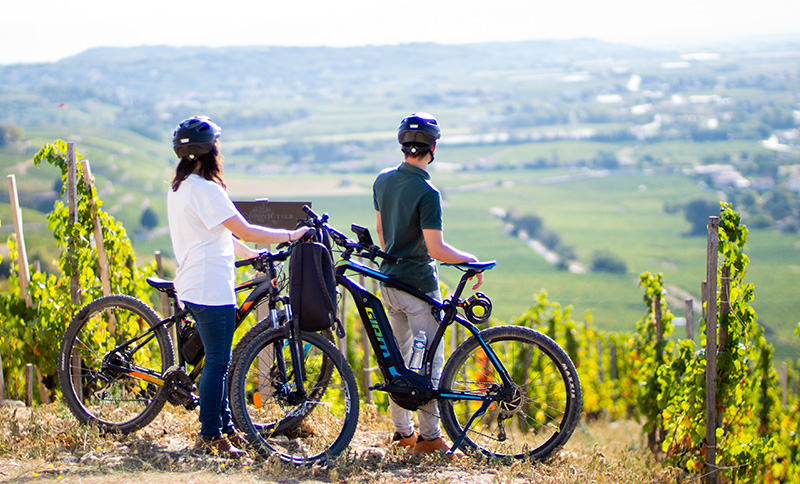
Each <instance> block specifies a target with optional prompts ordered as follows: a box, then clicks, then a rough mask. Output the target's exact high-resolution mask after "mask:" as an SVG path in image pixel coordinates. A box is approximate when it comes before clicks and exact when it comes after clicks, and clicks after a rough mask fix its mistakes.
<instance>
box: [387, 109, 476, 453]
mask: <svg viewBox="0 0 800 484" xmlns="http://www.w3.org/2000/svg"><path fill="white" fill-rule="evenodd" d="M440 136H441V132H440V130H439V123H438V122H437V121H436V118H434V117H433V116H431V115H430V114H427V113H415V114H412V115H411V116H408V117H407V118H405V119H403V121H402V122H401V123H400V127H399V128H398V131H397V139H398V141H399V142H400V144H401V145H402V151H403V154H404V155H405V160H404V162H403V163H401V164H400V166H397V167H395V168H390V169H387V170H384V171H382V172H381V173H380V175H378V177H377V178H376V179H375V183H374V185H373V187H372V192H373V203H374V205H375V214H376V217H377V233H378V238H379V240H380V244H381V247H382V248H383V250H384V251H385V252H388V253H389V254H391V255H393V256H395V257H400V258H402V259H403V263H401V264H390V263H388V262H386V261H384V262H383V263H382V264H381V272H383V273H385V274H387V275H390V276H392V277H394V278H396V279H398V280H400V281H402V282H404V283H406V284H408V285H409V286H411V287H414V288H417V289H419V290H420V291H422V292H424V293H426V294H429V295H431V296H432V297H433V298H435V299H437V300H441V299H442V297H441V294H440V292H439V276H438V273H437V271H436V261H437V260H438V261H440V262H445V263H450V264H457V263H461V262H478V259H477V258H476V257H475V256H473V255H472V254H468V253H466V252H462V251H460V250H458V249H456V248H455V247H453V246H451V245H450V244H448V243H447V242H445V241H444V235H443V233H442V203H441V194H440V193H439V191H438V190H437V189H436V187H434V186H433V184H431V182H430V179H431V176H430V174H429V173H428V165H429V164H430V163H432V162H433V154H434V152H435V151H436V140H438V139H439V137H440ZM476 277H477V282H476V284H475V285H474V286H473V290H474V289H477V288H478V287H479V286H480V285H481V284H482V283H483V274H478V275H477V276H476ZM381 295H382V299H383V303H384V306H386V311H387V315H388V316H389V322H390V323H391V325H392V331H393V332H394V336H395V339H396V340H397V344H398V346H399V347H400V350H401V351H402V353H403V358H404V360H405V362H406V365H408V364H409V362H410V359H411V353H412V345H413V341H414V337H415V336H417V335H418V334H420V332H422V331H424V332H425V335H426V337H427V338H428V339H429V340H430V339H431V338H432V337H433V335H434V334H436V330H437V329H438V326H439V323H438V322H437V321H436V319H435V318H434V317H433V314H432V313H431V307H430V305H428V304H426V303H424V302H423V301H421V300H420V299H417V298H415V297H414V296H411V295H409V294H406V293H404V292H402V291H398V290H396V289H393V288H391V287H386V286H384V287H382V288H381ZM428 346H430V341H428ZM443 365H444V346H443V345H439V347H438V348H437V349H436V354H435V356H434V359H433V367H432V375H431V376H432V380H433V384H434V387H436V386H437V385H438V384H439V378H440V376H441V374H442V366H443ZM389 406H390V410H391V415H392V423H393V424H394V428H395V434H394V436H393V437H392V440H393V442H394V444H395V445H396V446H398V447H406V448H409V449H410V453H412V454H427V453H432V452H436V451H446V450H448V449H449V448H450V445H449V444H448V443H447V442H446V441H445V439H444V437H443V436H442V431H441V428H440V426H439V411H438V408H437V405H436V401H431V402H429V403H428V404H426V405H424V406H423V407H420V410H419V412H418V414H417V417H418V420H419V433H417V432H415V431H414V421H413V419H412V414H411V412H410V411H408V410H405V409H403V408H402V407H400V406H398V405H396V404H395V403H394V402H393V401H392V400H390V401H389Z"/></svg>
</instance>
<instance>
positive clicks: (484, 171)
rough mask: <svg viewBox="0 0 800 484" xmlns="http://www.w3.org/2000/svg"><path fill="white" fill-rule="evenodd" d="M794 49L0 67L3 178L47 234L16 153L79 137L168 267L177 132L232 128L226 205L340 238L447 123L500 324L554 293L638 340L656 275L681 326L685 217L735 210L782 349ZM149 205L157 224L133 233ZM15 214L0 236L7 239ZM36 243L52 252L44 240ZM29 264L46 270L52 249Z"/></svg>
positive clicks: (44, 176) (586, 45)
mask: <svg viewBox="0 0 800 484" xmlns="http://www.w3.org/2000/svg"><path fill="white" fill-rule="evenodd" d="M799 46H800V40H797V41H795V42H791V41H785V42H783V43H773V44H763V45H750V46H747V47H746V48H741V47H736V46H728V47H727V48H726V49H716V50H698V51H696V52H663V51H653V50H645V49H640V48H635V47H630V46H623V45H615V44H608V43H603V42H598V41H595V40H592V39H582V40H574V41H537V42H520V43H495V44H468V45H438V44H405V45H398V46H372V47H358V48H283V47H281V48H279V47H241V48H202V47H196V48H171V47H146V48H144V47H142V48H101V49H93V50H90V51H87V52H84V53H82V54H80V55H78V56H75V57H72V58H68V59H64V60H62V61H60V62H56V63H52V64H35V65H16V66H0V128H3V127H9V126H16V127H18V128H20V130H21V132H22V135H21V138H20V139H15V140H11V139H3V142H4V144H5V146H0V167H2V168H3V170H4V171H5V172H6V173H15V174H16V175H17V179H18V180H17V183H18V185H19V187H20V190H21V191H22V192H23V197H22V198H23V204H24V207H25V208H24V214H25V219H26V222H28V221H33V222H29V223H39V224H41V214H42V213H43V212H46V210H47V206H48V204H50V203H52V200H53V199H54V198H55V197H56V193H55V191H54V189H55V188H57V187H59V186H60V182H59V181H58V180H57V176H56V172H55V171H53V170H51V169H49V167H40V168H38V169H37V168H33V167H32V166H31V164H30V162H29V160H30V159H31V157H32V156H33V155H34V154H35V153H36V151H37V150H38V149H39V148H40V147H41V146H42V145H43V144H45V143H47V142H50V141H51V140H53V139H56V138H63V139H67V140H72V141H75V142H76V146H77V148H78V150H79V151H80V152H81V153H82V154H83V155H85V156H86V157H87V158H88V159H89V160H90V161H91V163H92V170H93V172H94V173H95V175H96V178H97V186H98V191H99V194H100V196H101V198H102V199H103V200H104V201H105V203H106V205H105V207H104V208H105V209H107V210H108V212H109V213H112V214H113V215H115V216H116V217H118V218H119V219H120V220H121V221H122V222H123V223H124V225H125V227H126V228H127V229H128V232H129V234H130V235H131V236H132V237H133V239H134V243H135V245H136V247H137V250H138V251H139V252H140V253H141V254H142V257H150V256H151V254H152V252H153V251H155V250H160V251H162V252H163V253H164V254H165V255H167V256H169V253H170V249H169V239H168V236H167V235H166V231H165V230H166V211H165V204H164V192H165V189H166V182H167V180H168V179H169V177H170V173H171V170H172V166H173V165H172V164H173V162H174V155H173V153H172V151H171V149H170V146H169V138H170V135H171V133H172V129H173V128H174V126H175V124H176V123H177V122H178V121H179V120H180V119H183V118H185V117H186V116H189V115H193V114H197V113H205V114H209V115H211V116H212V117H213V118H214V119H215V120H216V121H217V122H219V123H220V124H221V125H222V126H223V130H224V131H223V138H222V141H223V151H224V153H225V156H226V178H227V179H228V180H229V181H230V186H231V195H232V196H233V197H234V198H239V199H253V198H264V197H269V198H270V199H273V200H275V199H284V200H286V199H290V200H291V199H298V198H302V199H305V200H311V201H312V202H313V203H314V204H315V208H319V209H320V210H322V211H327V212H330V213H331V215H332V220H333V221H334V222H335V224H336V225H337V226H339V227H340V228H346V227H347V225H349V223H351V222H357V223H361V224H363V225H367V226H372V224H373V223H374V221H373V219H374V215H373V214H372V212H371V204H370V203H371V202H370V196H369V193H370V187H371V182H372V179H373V178H374V175H375V173H377V172H378V171H379V170H380V169H382V168H384V167H387V166H391V165H392V164H395V163H397V162H398V160H399V158H398V154H399V153H398V151H397V149H396V141H395V127H396V125H397V123H398V121H399V120H400V119H401V118H402V117H403V116H404V115H406V114H408V113H409V112H412V111H415V110H426V111H430V112H432V113H434V114H435V115H436V116H437V117H438V118H439V120H440V122H441V124H442V126H443V132H444V136H443V139H442V141H441V148H440V150H439V151H437V161H436V163H435V164H434V166H433V167H432V170H434V182H435V183H436V185H437V186H439V187H440V188H442V190H443V191H444V194H445V199H446V201H447V213H446V215H445V217H446V222H447V224H448V225H447V226H448V229H447V230H448V231H447V233H448V240H449V241H451V242H452V243H454V244H455V245H457V246H462V247H464V248H465V249H468V250H471V251H473V252H476V253H479V254H480V256H481V257H484V258H497V259H499V260H500V259H502V263H501V265H499V266H498V269H497V270H496V271H493V272H494V273H493V274H492V276H493V277H492V279H493V280H490V281H489V282H487V284H490V286H489V288H488V289H487V293H489V294H490V295H492V297H493V298H495V300H496V305H497V310H496V314H497V316H498V317H499V318H501V319H503V320H507V319H510V318H513V317H516V316H518V315H519V314H520V313H521V312H522V311H524V310H525V309H526V308H527V306H528V305H529V304H530V301H531V298H532V295H533V294H534V293H536V292H538V291H539V290H541V289H545V290H547V291H548V292H549V293H550V295H551V297H552V298H553V299H554V300H558V301H560V302H561V303H562V304H564V305H568V304H569V305H573V306H574V308H575V312H576V314H580V315H582V314H584V312H585V311H591V312H592V314H593V317H594V318H595V321H596V322H597V323H598V325H600V326H601V327H603V328H606V329H614V330H630V329H632V327H633V325H634V324H635V321H636V320H637V319H638V318H639V317H640V316H641V314H642V308H641V303H640V301H641V295H640V294H639V293H638V290H637V287H636V282H635V281H636V277H637V276H638V274H639V273H640V272H643V271H654V272H664V273H665V281H666V283H667V284H668V285H671V287H674V291H673V292H674V294H673V300H674V301H673V303H674V306H673V311H674V312H676V313H681V312H682V306H681V303H682V300H683V298H684V297H687V296H691V297H694V298H695V300H698V299H699V286H700V280H702V278H703V272H704V269H703V257H704V255H703V254H704V250H705V247H704V244H705V241H704V239H703V237H701V236H693V237H688V236H687V235H686V234H688V233H689V232H691V229H692V227H691V226H690V223H689V222H688V220H687V215H686V207H687V206H688V205H689V204H688V202H691V201H693V200H695V199H702V200H703V201H705V202H707V203H710V204H711V205H712V206H713V205H714V204H715V203H716V202H718V201H719V200H726V201H730V202H732V203H734V207H735V208H736V209H737V210H739V211H740V212H741V213H742V214H743V216H744V220H745V223H747V224H748V226H749V227H751V228H752V229H753V233H752V235H751V244H752V250H753V260H752V262H753V263H752V265H751V268H750V273H749V274H750V275H752V277H753V280H754V282H756V283H757V286H756V291H757V295H758V296H757V300H756V303H755V304H754V306H755V307H756V309H757V310H758V312H759V316H760V318H761V321H762V323H763V324H764V325H766V326H767V327H768V328H770V334H771V337H773V338H775V341H779V351H778V353H779V355H786V356H789V355H792V354H793V353H795V354H796V350H797V345H796V343H795V342H794V341H795V340H796V337H795V336H794V335H793V333H792V329H793V328H794V327H795V326H796V323H797V319H798V318H797V314H800V301H798V300H797V298H796V294H795V292H796V291H793V288H795V287H797V285H798V284H800V265H798V264H797V261H798V260H800V239H798V235H797V234H798V232H797V231H798V229H799V228H800V224H799V223H798V219H799V217H800V197H799V196H798V190H800V188H798V187H800V181H798V177H800V169H798V168H797V167H798V166H800V155H798V148H797V145H798V137H797V128H798V126H800V122H798V114H797V112H798V111H800V101H799V100H798V93H797V90H796V85H797V80H798V75H800V74H798V67H797V66H798V60H799V59H800V49H799V48H798V47H799ZM17 133H18V132H17ZM767 141H768V142H767ZM0 200H7V198H6V187H5V186H2V187H0ZM147 209H150V210H153V211H154V212H155V214H156V215H157V217H158V219H159V224H158V227H157V228H156V230H153V231H148V230H145V229H143V227H141V223H140V222H141V217H142V215H143V213H144V211H145V210H147ZM493 209H500V210H503V211H508V212H509V213H510V212H514V211H515V212H516V214H517V215H519V216H523V215H535V216H537V217H539V218H540V219H541V220H542V221H543V224H544V227H545V228H546V229H548V230H549V231H550V232H552V233H554V234H555V238H556V239H557V241H559V242H560V243H561V244H562V245H563V246H566V247H567V249H571V256H572V257H574V259H575V260H576V262H578V263H580V264H581V265H583V266H586V267H588V266H591V264H592V261H593V257H595V254H596V253H598V252H600V251H608V252H611V253H612V255H613V256H615V257H617V258H619V259H621V260H622V261H623V262H624V264H625V270H624V272H622V273H619V274H613V273H604V272H594V273H592V272H589V273H586V274H573V273H570V272H568V271H564V270H562V269H563V268H559V267H558V266H556V265H553V264H550V263H547V262H546V261H545V260H544V259H542V258H541V257H540V256H539V255H537V254H536V253H535V252H533V251H532V250H531V249H530V248H529V247H528V246H527V243H526V242H524V241H520V240H518V239H514V238H511V237H509V236H508V235H506V232H505V222H504V221H502V220H499V219H497V218H496V217H494V216H492V215H491V213H490V211H491V210H493ZM29 211H32V213H30V215H28V214H27V213H28V212H29ZM6 213H8V212H7V211H5V209H2V208H0V217H3V218H2V219H0V220H2V226H0V233H1V234H7V233H8V230H9V228H10V226H11V221H10V220H9V219H8V218H7V217H5V216H4V214H6ZM700 215H701V216H707V215H710V214H700ZM39 227H41V225H39ZM37 230H40V232H39V233H38V234H37V232H36V231H37ZM29 234H30V235H29V237H28V239H29V243H32V241H33V243H36V244H39V245H42V247H44V245H45V244H46V241H47V236H48V234H47V231H46V230H42V229H41V228H39V229H37V228H36V227H35V226H34V227H32V228H31V231H30V232H29ZM551 238H552V236H551ZM37 239H38V240H39V242H36V240H37ZM31 252H34V253H38V254H39V255H40V256H41V258H42V259H47V257H46V256H45V255H44V254H46V252H47V249H45V248H42V249H38V250H34V251H31V250H29V253H31ZM444 277H445V279H447V277H449V276H447V275H446V274H445V275H444ZM446 282H448V281H446Z"/></svg>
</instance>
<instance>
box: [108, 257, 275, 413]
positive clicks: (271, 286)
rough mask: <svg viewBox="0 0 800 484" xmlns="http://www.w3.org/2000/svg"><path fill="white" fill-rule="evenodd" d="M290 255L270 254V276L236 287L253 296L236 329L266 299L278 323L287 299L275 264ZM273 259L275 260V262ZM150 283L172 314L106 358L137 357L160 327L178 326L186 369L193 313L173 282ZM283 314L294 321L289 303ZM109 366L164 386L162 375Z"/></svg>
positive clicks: (194, 375)
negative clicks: (187, 332)
mask: <svg viewBox="0 0 800 484" xmlns="http://www.w3.org/2000/svg"><path fill="white" fill-rule="evenodd" d="M288 254H289V252H279V253H278V254H270V253H267V255H268V256H269V258H268V262H266V267H264V268H266V269H267V271H266V272H267V274H266V275H263V276H258V277H255V278H253V279H250V280H248V281H245V282H242V283H240V284H237V285H236V286H235V291H236V293H240V292H243V291H247V290H251V291H250V293H249V294H248V295H247V297H246V298H245V300H244V302H242V304H241V305H240V306H238V307H237V308H236V322H235V329H238V328H239V327H240V326H241V325H242V323H243V322H244V320H245V318H246V317H247V316H248V315H250V314H251V313H252V312H253V311H254V310H255V309H256V308H257V307H258V306H259V305H261V303H262V302H264V301H265V300H267V301H269V306H270V315H271V317H272V322H273V325H277V323H278V320H279V319H278V318H279V315H278V307H277V303H278V302H284V303H286V302H287V299H288V297H287V296H280V295H279V294H280V288H279V287H278V283H277V282H278V281H277V277H278V269H277V267H276V261H281V260H285V259H286V258H287V257H288ZM272 257H274V259H273V258H272ZM252 260H253V259H251V260H250V261H252ZM245 262H247V261H245ZM237 265H245V264H241V263H237ZM147 282H148V284H150V286H152V287H153V288H155V289H157V290H158V291H160V292H163V293H165V294H166V295H167V297H168V298H169V301H170V308H171V312H172V315H171V316H170V317H168V318H164V319H162V320H161V321H160V322H159V323H158V324H156V325H155V326H153V327H151V328H150V329H149V330H147V331H145V332H144V333H142V334H140V335H138V336H136V337H134V338H131V339H129V340H128V341H125V342H123V343H122V344H120V345H118V346H117V347H116V348H114V349H112V350H111V351H109V352H108V354H107V356H106V358H107V359H109V357H111V356H113V355H119V354H127V355H130V354H134V353H136V351H138V350H139V348H141V347H142V346H143V345H145V344H147V343H148V342H149V341H151V340H152V339H153V338H155V334H156V333H155V332H156V330H157V328H160V327H164V328H165V329H167V330H169V329H170V328H171V327H172V326H173V325H174V326H176V334H177V349H178V354H177V357H178V365H179V366H180V367H182V368H187V362H186V361H185V359H184V356H183V352H182V351H181V349H182V348H183V345H184V344H185V343H186V341H187V338H185V337H184V336H183V333H184V329H185V327H186V326H187V325H188V324H190V323H189V322H187V320H186V317H187V316H188V315H189V314H190V311H189V309H188V308H186V307H182V306H181V304H180V301H179V299H178V294H177V291H176V290H175V286H174V284H173V283H172V281H167V280H164V279H159V278H153V277H151V278H148V280H147ZM284 311H285V312H286V316H287V319H288V320H291V307H290V306H289V304H284ZM273 327H274V326H273ZM204 362H205V357H203V358H201V359H200V361H198V362H197V364H195V365H194V368H193V369H192V372H191V373H189V379H190V380H191V381H192V382H196V381H197V379H198V377H199V376H200V374H201V373H202V371H203V363H204ZM124 363H127V362H124ZM107 364H108V367H109V368H111V369H113V370H114V371H115V372H117V373H119V374H124V375H127V376H130V377H132V378H137V379H140V380H144V381H147V382H148V383H152V384H154V385H156V386H159V387H163V386H164V383H165V375H163V374H157V373H155V372H153V371H152V370H150V369H147V368H139V367H135V366H133V365H130V364H122V365H119V364H114V362H113V361H112V360H111V359H109V360H108V363H107ZM188 393H189V392H188V391H187V394H186V395H184V396H186V397H187V398H196V397H194V396H193V395H189V394H188Z"/></svg>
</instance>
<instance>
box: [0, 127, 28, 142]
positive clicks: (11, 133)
mask: <svg viewBox="0 0 800 484" xmlns="http://www.w3.org/2000/svg"><path fill="white" fill-rule="evenodd" d="M24 139H25V130H23V129H22V128H20V127H19V126H17V125H16V124H8V125H0V146H5V145H7V144H9V143H16V142H17V141H22V140H24Z"/></svg>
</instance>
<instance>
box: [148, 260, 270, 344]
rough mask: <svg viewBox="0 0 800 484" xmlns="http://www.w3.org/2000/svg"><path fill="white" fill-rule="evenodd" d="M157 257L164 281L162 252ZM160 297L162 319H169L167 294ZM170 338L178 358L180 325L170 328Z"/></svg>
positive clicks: (158, 273)
mask: <svg viewBox="0 0 800 484" xmlns="http://www.w3.org/2000/svg"><path fill="white" fill-rule="evenodd" d="M155 257H156V275H158V277H160V278H161V279H163V278H164V263H163V261H162V260H161V251H160V250H157V251H155ZM158 296H159V298H160V299H161V317H162V318H168V317H170V316H172V312H171V311H170V308H169V301H168V300H167V293H165V292H161V291H158ZM256 311H258V309H256ZM169 336H170V338H172V352H173V354H175V355H176V356H177V355H178V351H179V349H178V344H179V343H178V325H177V324H173V325H172V326H170V327H169Z"/></svg>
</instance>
